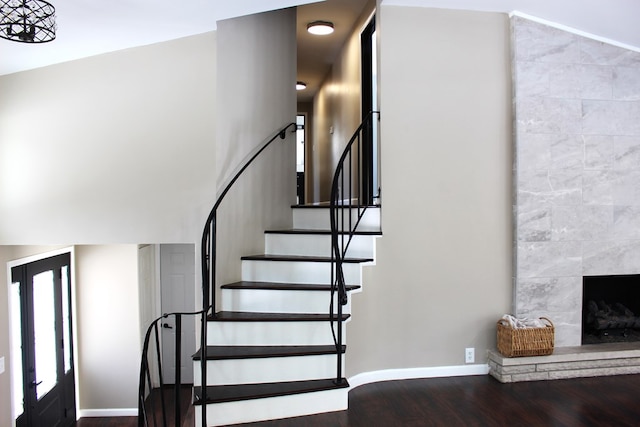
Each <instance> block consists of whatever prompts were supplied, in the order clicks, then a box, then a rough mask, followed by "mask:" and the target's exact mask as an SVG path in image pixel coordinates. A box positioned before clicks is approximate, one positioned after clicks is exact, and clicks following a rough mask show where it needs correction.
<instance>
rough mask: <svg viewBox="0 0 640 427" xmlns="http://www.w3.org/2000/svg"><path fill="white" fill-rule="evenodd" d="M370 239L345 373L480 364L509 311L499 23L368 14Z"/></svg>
mask: <svg viewBox="0 0 640 427" xmlns="http://www.w3.org/2000/svg"><path fill="white" fill-rule="evenodd" d="M378 16H379V18H380V20H379V22H380V26H379V32H380V35H379V36H380V38H381V39H380V48H381V50H380V55H381V69H380V92H381V93H380V96H381V105H380V108H381V112H382V113H381V124H380V127H381V132H382V134H381V138H382V139H381V141H382V142H381V150H382V152H381V156H382V224H383V233H384V235H383V237H381V238H380V239H379V240H378V244H377V265H376V266H375V267H366V268H365V274H364V279H363V283H364V285H363V291H362V293H360V294H357V295H355V296H354V297H353V300H352V304H353V305H352V312H353V317H352V320H351V322H350V323H349V324H348V331H347V334H348V340H349V343H348V347H349V351H347V373H348V375H349V376H352V375H354V374H358V373H361V372H367V371H374V370H381V369H391V368H412V367H435V366H453V365H462V364H464V348H465V347H475V349H476V362H477V363H486V350H487V348H489V347H491V346H493V345H495V322H496V321H497V319H499V318H500V316H502V315H503V314H504V313H506V312H509V310H510V308H511V305H510V303H511V277H512V276H511V259H512V249H511V246H512V235H511V230H512V225H511V207H510V205H511V165H512V161H511V151H512V149H511V145H512V140H511V93H510V84H511V83H510V82H511V76H510V55H509V25H508V18H507V16H506V15H505V14H499V13H483V12H463V11H448V10H441V9H427V8H410V7H397V6H384V5H383V6H382V8H381V10H380V11H379V15H378Z"/></svg>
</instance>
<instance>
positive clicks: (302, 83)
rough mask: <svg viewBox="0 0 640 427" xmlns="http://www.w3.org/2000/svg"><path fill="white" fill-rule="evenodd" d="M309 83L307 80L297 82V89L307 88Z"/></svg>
mask: <svg viewBox="0 0 640 427" xmlns="http://www.w3.org/2000/svg"><path fill="white" fill-rule="evenodd" d="M306 88H307V84H306V83H305V82H296V90H305V89H306Z"/></svg>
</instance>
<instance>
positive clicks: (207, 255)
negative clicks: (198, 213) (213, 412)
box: [138, 122, 297, 427]
mask: <svg viewBox="0 0 640 427" xmlns="http://www.w3.org/2000/svg"><path fill="white" fill-rule="evenodd" d="M289 128H293V132H295V131H296V129H297V127H296V123H294V122H292V123H289V124H287V125H286V126H284V127H283V128H281V129H280V130H278V131H277V132H276V133H275V134H274V135H273V136H272V137H271V138H269V139H268V140H267V141H266V142H264V143H262V144H261V145H260V146H258V147H257V148H256V149H255V150H254V151H253V152H252V153H253V154H252V153H250V154H249V156H248V159H247V160H245V161H244V162H243V163H241V164H242V166H241V167H240V169H239V170H238V172H237V173H236V174H235V175H234V176H233V177H232V178H231V180H230V181H229V182H228V184H227V185H226V186H225V187H224V189H223V190H222V192H221V193H220V195H219V196H218V198H217V200H216V202H215V204H214V206H213V208H212V209H211V211H210V213H209V216H208V217H207V220H206V222H205V226H204V230H203V233H202V241H201V246H200V254H201V255H200V260H201V266H202V310H200V311H197V312H193V313H169V314H164V315H162V316H161V317H159V318H158V319H156V320H154V321H153V322H152V323H151V325H149V327H148V329H147V332H146V335H145V340H144V345H143V349H142V361H141V363H140V380H139V389H138V426H139V427H146V426H149V425H150V424H149V422H150V418H153V425H154V426H157V425H158V421H160V423H161V424H160V425H162V426H163V427H166V426H167V422H168V420H169V419H170V418H168V415H167V411H166V402H165V398H164V393H163V392H162V389H163V388H164V386H165V385H164V378H163V375H162V357H161V354H160V347H159V346H160V344H159V343H160V338H159V332H158V323H159V322H160V321H162V319H166V318H168V317H169V316H175V317H176V333H175V336H176V343H175V350H176V367H175V372H176V378H175V396H174V402H175V411H176V412H175V418H174V419H175V425H176V427H179V426H180V425H181V412H180V411H181V408H180V387H181V385H182V384H181V378H180V363H181V360H180V350H181V344H182V343H181V332H182V317H183V316H186V315H193V316H198V315H200V316H201V319H200V320H201V327H200V352H201V357H200V374H201V376H200V378H201V387H200V388H201V393H200V395H199V396H197V398H198V399H199V401H200V403H201V404H202V411H201V413H202V420H201V421H202V425H203V426H206V425H207V411H206V402H207V384H206V383H207V380H206V379H207V363H206V346H207V319H208V318H209V312H210V311H211V316H215V310H216V297H215V295H216V248H217V242H216V237H217V235H216V223H217V221H216V220H217V215H218V208H219V207H220V204H221V203H222V201H223V200H224V198H225V196H226V195H227V193H228V192H229V190H231V188H232V187H233V185H234V184H235V183H236V181H237V180H238V178H240V176H241V175H242V174H243V173H244V171H245V170H246V169H247V168H248V167H249V165H251V164H252V163H253V161H254V160H255V159H256V158H257V157H258V156H259V155H260V154H261V153H262V152H263V151H264V150H265V149H266V148H267V147H268V146H269V145H270V144H271V143H272V142H273V141H275V140H276V139H277V138H280V139H285V138H286V133H287V130H288V129H289ZM152 334H153V335H154V337H155V345H156V357H157V364H158V372H156V373H152V372H151V369H150V363H149V343H150V339H151V335H152ZM152 374H153V375H155V374H157V376H158V378H157V381H158V383H159V385H160V389H161V393H160V398H159V400H160V402H159V404H160V406H161V408H160V411H161V414H162V419H161V420H158V418H159V416H158V415H157V414H156V413H155V412H156V411H151V412H149V411H147V410H146V406H145V403H146V400H147V396H146V393H147V391H149V392H151V390H152V388H153V381H152ZM147 385H148V387H149V390H147V388H146V386H147Z"/></svg>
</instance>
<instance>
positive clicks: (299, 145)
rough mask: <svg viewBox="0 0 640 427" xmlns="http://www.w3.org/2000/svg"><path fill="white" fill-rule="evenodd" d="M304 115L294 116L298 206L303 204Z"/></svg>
mask: <svg viewBox="0 0 640 427" xmlns="http://www.w3.org/2000/svg"><path fill="white" fill-rule="evenodd" d="M306 119H307V117H306V115H305V114H302V113H299V114H298V115H296V197H297V203H298V204H299V205H304V204H305V194H304V186H305V182H304V160H305V158H306V157H305V143H304V142H305V132H306V126H305V123H306Z"/></svg>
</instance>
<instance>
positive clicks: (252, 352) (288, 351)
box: [191, 345, 347, 361]
mask: <svg viewBox="0 0 640 427" xmlns="http://www.w3.org/2000/svg"><path fill="white" fill-rule="evenodd" d="M346 348H347V346H346V345H342V348H341V351H340V353H341V354H344V353H345V352H346ZM224 350H227V351H226V352H225V351H224ZM201 353H202V351H201V350H198V352H196V353H195V354H194V355H192V356H191V357H192V359H193V360H194V361H197V360H202V355H201ZM335 354H336V347H335V345H290V346H267V345H258V346H249V345H236V346H220V345H218V346H214V345H210V346H207V347H206V354H205V360H246V359H267V358H272V357H273V358H275V357H300V356H322V355H335Z"/></svg>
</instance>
